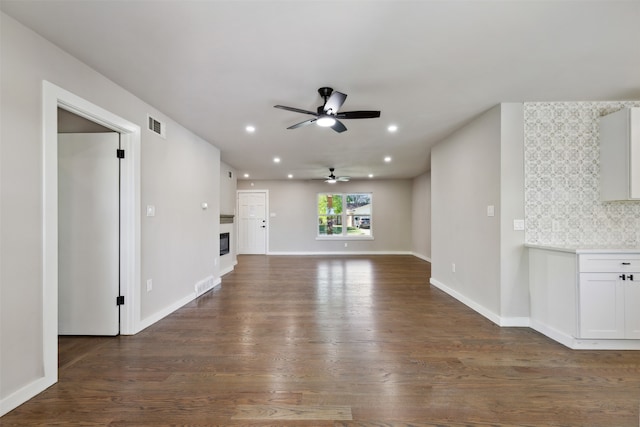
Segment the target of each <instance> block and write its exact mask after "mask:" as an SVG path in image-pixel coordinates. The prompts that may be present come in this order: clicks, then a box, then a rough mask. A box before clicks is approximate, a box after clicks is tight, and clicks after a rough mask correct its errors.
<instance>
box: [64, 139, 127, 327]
mask: <svg viewBox="0 0 640 427" xmlns="http://www.w3.org/2000/svg"><path fill="white" fill-rule="evenodd" d="M118 137H119V135H118V133H115V132H110V133H92V134H60V135H59V136H58V333H59V334H60V335H117V334H118V333H119V314H120V313H119V307H118V305H117V304H116V298H117V296H118V294H119V280H118V279H119V274H120V272H119V263H118V260H119V245H120V243H119V220H120V218H119V217H120V206H119V198H120V190H119V182H118V181H119V176H120V172H119V159H118V158H117V156H116V151H117V149H118V146H119V138H118Z"/></svg>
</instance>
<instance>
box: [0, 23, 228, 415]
mask: <svg viewBox="0 0 640 427" xmlns="http://www.w3.org/2000/svg"><path fill="white" fill-rule="evenodd" d="M0 19H1V21H0V31H1V33H0V43H1V45H0V55H1V56H0V79H1V80H0V90H1V92H0V94H1V97H0V98H1V113H2V114H1V117H0V122H1V126H0V128H1V130H0V132H1V133H0V136H1V142H0V174H1V182H0V196H1V200H2V205H1V207H0V218H1V222H0V242H1V246H0V403H2V405H0V409H1V410H2V411H4V410H6V409H7V407H6V405H7V403H5V402H7V401H8V397H11V396H15V395H16V393H20V392H21V391H23V390H25V389H27V388H28V387H29V386H30V384H33V383H35V382H37V381H38V380H39V379H40V378H41V377H42V375H43V364H44V363H43V323H42V322H43V319H42V307H43V303H46V302H44V301H43V297H42V287H43V268H42V262H43V256H42V251H43V227H42V222H43V204H42V197H43V171H42V159H43V150H42V134H43V126H42V109H43V107H42V102H43V101H42V97H43V94H42V81H43V80H48V81H50V82H52V83H53V84H55V85H57V86H59V87H61V88H63V89H66V90H68V91H70V92H72V93H74V94H75V95H77V96H79V97H81V98H83V99H85V100H87V101H89V102H91V103H93V104H95V105H98V106H100V107H102V108H103V109H105V110H107V111H109V112H111V113H113V114H115V115H117V116H119V117H122V118H124V119H125V120H128V121H130V122H132V123H135V124H138V125H139V126H140V127H141V128H142V129H143V131H142V147H141V153H142V154H141V199H142V200H141V202H142V206H140V209H141V211H142V212H144V206H146V205H148V204H153V205H155V207H156V216H155V217H153V218H147V217H145V216H143V217H142V224H141V227H142V229H141V253H142V260H141V262H142V265H141V276H142V280H143V281H146V279H149V278H151V279H153V291H152V292H149V293H147V292H146V291H144V292H141V295H140V297H141V319H140V321H141V322H142V323H144V322H145V321H149V319H154V318H157V317H158V316H162V315H164V314H166V312H167V310H171V309H173V308H174V307H175V305H176V304H177V303H180V302H183V301H185V300H188V299H189V298H190V297H191V296H192V295H193V293H194V284H195V283H196V282H197V281H199V280H201V279H203V278H205V277H207V276H210V275H213V276H214V277H218V276H219V274H218V269H217V268H216V267H214V258H215V257H217V256H218V233H219V232H218V230H219V220H218V217H219V206H220V194H219V193H220V173H219V162H220V153H219V150H218V149H217V148H215V147H214V146H212V145H210V144H209V143H207V142H206V141H204V140H202V139H200V138H198V137H197V136H195V135H194V134H192V133H191V132H189V131H188V130H186V129H184V128H183V127H181V126H180V125H178V124H177V123H175V122H173V121H172V120H171V119H170V118H168V117H165V116H164V115H162V113H161V112H159V111H157V110H155V109H154V108H152V107H151V106H149V105H147V104H145V103H144V102H143V101H141V100H140V99H138V98H136V97H135V96H134V95H132V94H131V93H129V92H127V91H125V90H124V89H123V88H121V87H119V86H117V85H116V84H114V83H113V82H111V81H109V80H107V79H106V78H105V77H103V76H102V75H100V74H98V73H97V72H95V71H94V70H92V69H90V68H89V67H88V66H86V65H85V64H83V63H81V62H79V61H77V60H76V59H74V58H73V57H71V56H70V55H68V54H66V53H65V52H63V51H61V50H60V49H59V48H57V47H56V46H54V45H52V44H51V43H49V42H48V41H46V40H44V39H43V38H41V37H40V36H38V35H37V34H35V33H33V32H32V31H30V30H28V29H26V28H25V27H23V26H22V25H21V24H19V23H17V22H16V21H15V20H13V19H12V18H10V17H8V16H7V15H5V14H1V15H0ZM123 66H126V64H123ZM148 113H150V114H152V115H154V116H155V117H157V118H159V119H162V120H165V121H166V122H167V139H166V140H165V139H162V138H160V137H158V136H156V135H154V134H152V133H150V132H147V131H146V130H145V129H146V126H145V124H146V114H148ZM202 202H208V204H209V209H207V210H203V209H202V208H201V203H202Z"/></svg>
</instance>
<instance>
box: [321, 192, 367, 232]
mask: <svg viewBox="0 0 640 427" xmlns="http://www.w3.org/2000/svg"><path fill="white" fill-rule="evenodd" d="M352 194H366V195H367V196H369V205H370V212H369V214H368V215H367V216H368V217H369V234H361V235H349V234H348V227H347V225H346V224H347V217H349V216H350V215H349V214H348V213H347V209H346V206H347V196H349V195H352ZM323 195H332V196H334V197H335V196H338V195H339V196H340V197H342V206H343V209H342V212H341V213H340V214H335V215H339V216H340V217H341V224H340V226H341V227H342V232H341V233H340V234H330V235H327V234H320V227H319V218H320V217H323V216H324V217H326V216H328V215H326V214H325V215H321V214H320V213H319V210H318V203H319V202H320V196H323ZM373 222H374V221H373V192H370V191H349V192H334V191H322V192H318V193H316V200H315V228H316V240H374V237H373Z"/></svg>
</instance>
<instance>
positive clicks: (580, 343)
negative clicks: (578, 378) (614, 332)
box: [531, 319, 640, 350]
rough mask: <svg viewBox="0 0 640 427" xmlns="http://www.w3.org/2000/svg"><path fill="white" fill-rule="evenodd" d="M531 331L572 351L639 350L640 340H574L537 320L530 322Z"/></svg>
mask: <svg viewBox="0 0 640 427" xmlns="http://www.w3.org/2000/svg"><path fill="white" fill-rule="evenodd" d="M531 329H533V330H535V331H538V332H540V333H541V334H542V335H545V336H547V337H549V338H551V339H552V340H554V341H557V342H559V343H560V344H562V345H564V346H565V347H568V348H570V349H572V350H640V340H615V339H614V340H598V339H583V338H575V337H573V336H571V335H569V334H567V333H564V332H561V331H558V330H557V329H555V328H552V327H550V326H548V325H546V324H544V323H541V322H539V321H537V320H534V319H532V320H531Z"/></svg>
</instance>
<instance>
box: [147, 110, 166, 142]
mask: <svg viewBox="0 0 640 427" xmlns="http://www.w3.org/2000/svg"><path fill="white" fill-rule="evenodd" d="M147 128H148V129H149V130H150V131H151V132H153V133H155V134H158V135H160V136H161V137H163V138H166V134H165V132H166V125H165V124H164V123H163V122H161V121H160V120H158V119H154V118H153V117H151V116H150V115H148V114H147Z"/></svg>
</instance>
